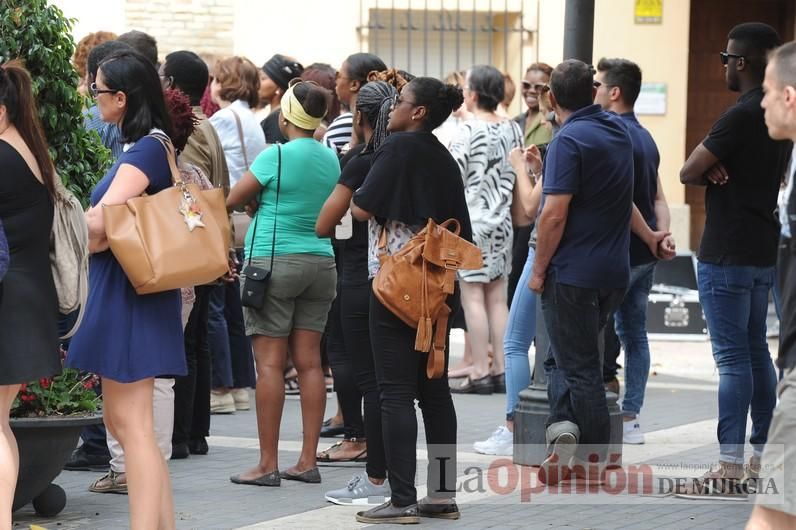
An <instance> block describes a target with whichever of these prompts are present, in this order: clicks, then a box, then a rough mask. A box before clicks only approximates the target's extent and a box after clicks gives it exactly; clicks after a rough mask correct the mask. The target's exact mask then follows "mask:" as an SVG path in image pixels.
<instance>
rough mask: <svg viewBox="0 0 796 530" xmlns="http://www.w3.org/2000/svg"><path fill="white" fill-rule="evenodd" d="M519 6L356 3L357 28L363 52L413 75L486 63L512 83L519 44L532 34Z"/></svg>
mask: <svg viewBox="0 0 796 530" xmlns="http://www.w3.org/2000/svg"><path fill="white" fill-rule="evenodd" d="M396 4H398V5H396ZM522 5H523V2H522V1H516V0H514V1H512V0H469V1H467V0H456V1H453V0H432V1H429V0H414V1H413V0H403V1H399V2H398V3H397V2H396V1H395V0H381V1H379V0H360V2H359V6H360V25H359V27H358V28H357V29H358V31H359V32H360V35H361V37H362V38H361V39H360V42H361V44H364V43H365V42H367V51H369V52H371V53H374V54H376V55H378V56H379V57H381V58H382V59H383V60H384V61H385V62H386V63H387V64H388V65H390V66H394V67H396V68H400V69H404V70H406V71H408V72H410V73H412V74H414V75H424V76H433V77H438V78H444V77H445V76H446V75H447V74H448V73H450V72H452V71H454V70H457V71H458V70H464V69H466V68H468V67H470V66H472V65H474V64H491V65H494V66H495V67H497V68H499V69H501V70H504V71H506V72H508V73H509V74H510V75H511V76H512V77H513V78H514V79H515V81H518V80H519V79H520V78H521V77H522V75H523V74H524V67H523V65H524V57H523V45H524V44H525V41H526V39H527V38H528V35H529V34H531V33H532V30H529V29H526V28H525V27H524V19H523V12H522ZM526 66H527V65H526ZM518 84H519V83H518Z"/></svg>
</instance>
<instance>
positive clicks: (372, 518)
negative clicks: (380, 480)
mask: <svg viewBox="0 0 796 530" xmlns="http://www.w3.org/2000/svg"><path fill="white" fill-rule="evenodd" d="M357 521H358V522H360V523H369V524H420V517H418V515H417V504H411V505H409V506H393V504H392V503H391V502H390V501H387V502H385V503H384V504H381V505H379V506H376V507H375V508H373V509H370V510H368V511H365V512H359V513H357Z"/></svg>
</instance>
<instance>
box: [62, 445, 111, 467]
mask: <svg viewBox="0 0 796 530" xmlns="http://www.w3.org/2000/svg"><path fill="white" fill-rule="evenodd" d="M110 465H111V455H109V454H99V455H95V454H91V453H87V452H85V451H83V449H82V447H81V448H78V449H75V450H74V451H73V452H72V456H70V457H69V460H68V461H67V462H66V464H65V465H64V469H66V470H69V471H106V470H107V469H109V468H110Z"/></svg>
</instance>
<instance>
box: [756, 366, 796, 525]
mask: <svg viewBox="0 0 796 530" xmlns="http://www.w3.org/2000/svg"><path fill="white" fill-rule="evenodd" d="M777 393H778V394H779V403H778V404H777V408H775V409H774V418H773V419H772V420H771V427H770V428H769V430H768V441H767V442H766V447H765V449H763V457H762V461H761V469H760V483H759V486H758V494H757V498H756V502H757V504H760V505H762V506H765V507H766V508H771V509H772V510H777V511H780V512H784V513H787V514H790V515H793V516H796V369H794V368H789V369H788V370H786V371H785V374H784V377H783V378H782V381H780V383H779V386H778V388H777Z"/></svg>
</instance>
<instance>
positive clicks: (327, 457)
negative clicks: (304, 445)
mask: <svg viewBox="0 0 796 530" xmlns="http://www.w3.org/2000/svg"><path fill="white" fill-rule="evenodd" d="M364 441H365V439H364V438H345V439H344V440H341V441H339V442H337V443H335V444H333V445H332V446H331V447H329V448H328V449H324V450H323V451H321V452H320V453H318V455H317V456H316V459H317V460H318V462H334V463H337V462H367V460H368V450H367V448H365V449H364V450H363V451H361V452H360V453H359V454H358V455H357V456H355V457H353V458H334V455H335V453H338V452H340V450H341V449H342V447H343V443H344V442H351V443H363V442H364Z"/></svg>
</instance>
